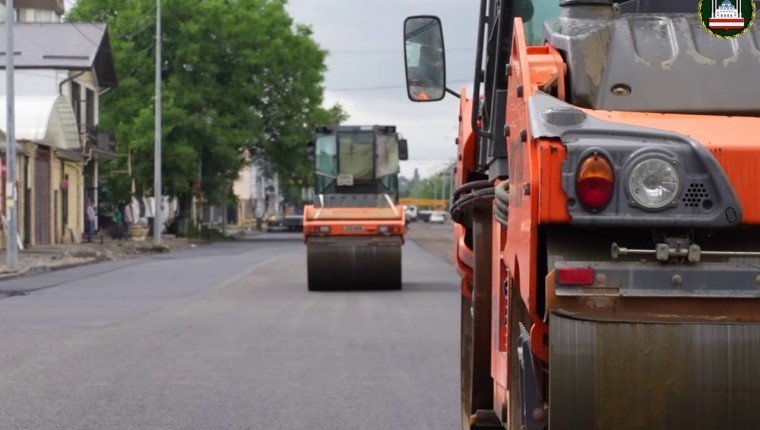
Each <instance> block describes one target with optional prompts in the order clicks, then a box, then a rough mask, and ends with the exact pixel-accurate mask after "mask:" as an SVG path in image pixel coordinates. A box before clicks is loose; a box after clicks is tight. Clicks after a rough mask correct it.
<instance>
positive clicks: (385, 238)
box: [303, 126, 408, 291]
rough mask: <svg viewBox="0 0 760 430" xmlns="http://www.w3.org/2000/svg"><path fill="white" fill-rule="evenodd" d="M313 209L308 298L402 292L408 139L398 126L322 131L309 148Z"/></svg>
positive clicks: (307, 236)
mask: <svg viewBox="0 0 760 430" xmlns="http://www.w3.org/2000/svg"><path fill="white" fill-rule="evenodd" d="M309 148H310V150H309V152H310V157H311V158H312V159H313V161H314V163H315V172H316V178H315V193H316V196H315V198H314V204H313V205H307V206H306V207H305V208H304V215H303V234H304V241H305V242H306V248H307V270H308V283H309V290H310V291H326V290H354V289H390V290H392V289H401V247H402V245H403V244H404V240H405V236H406V226H405V224H406V213H405V211H404V208H403V206H401V205H399V204H398V173H399V160H406V159H407V157H408V155H407V144H406V140H404V139H400V138H399V135H398V134H397V133H396V127H393V126H321V127H318V128H317V130H316V136H315V139H314V142H313V143H311V144H310V146H309Z"/></svg>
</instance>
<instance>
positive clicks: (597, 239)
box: [404, 0, 760, 430]
mask: <svg viewBox="0 0 760 430" xmlns="http://www.w3.org/2000/svg"><path fill="white" fill-rule="evenodd" d="M721 3H722V4H721ZM729 14H731V15H732V16H733V18H731V19H732V20H733V21H731V22H732V23H739V24H742V23H743V24H744V26H743V28H740V29H739V30H740V31H732V30H730V29H725V28H722V27H721V26H724V25H723V24H720V25H718V24H715V22H719V23H723V21H722V20H724V18H722V17H723V16H724V15H725V16H728V15H729ZM716 16H717V17H718V18H715V17H716ZM754 17H755V3H754V2H752V1H744V2H742V1H730V0H726V1H723V2H721V1H718V2H716V1H714V0H713V1H712V2H710V1H707V0H703V1H701V2H698V1H696V0H688V1H687V0H668V1H650V0H635V1H624V2H619V3H613V1H612V0H540V1H539V0H534V1H529V0H514V1H505V0H482V1H481V2H480V9H479V25H478V34H477V56H476V64H475V79H474V87H473V92H474V94H473V95H471V96H470V95H468V94H467V91H466V89H465V88H463V89H462V90H461V91H459V92H455V91H452V90H450V89H448V88H447V87H446V86H445V82H446V68H445V49H444V43H443V33H442V30H441V22H440V20H439V19H438V18H437V17H434V16H416V17H411V18H408V19H407V20H406V22H405V25H404V39H405V54H406V67H407V84H408V94H409V97H410V99H412V100H413V101H418V102H432V101H437V100H441V99H442V98H444V96H445V95H446V94H447V93H450V94H453V95H454V96H455V97H458V98H459V103H460V112H459V136H458V138H457V147H458V162H457V166H456V169H457V170H456V178H457V186H458V188H457V189H456V191H455V193H454V195H453V204H452V217H453V219H455V220H456V222H457V225H456V231H455V246H456V256H457V269H458V272H459V273H460V274H461V291H462V307H461V315H462V316H461V320H462V334H461V338H462V350H461V356H462V364H461V371H462V373H461V387H462V398H461V400H462V401H461V408H462V428H463V429H481V428H506V429H510V430H520V429H528V430H532V429H551V430H559V429H573V430H576V429H599V430H602V429H604V430H612V429H614V430H620V429H665V428H667V429H724V428H725V429H727V428H736V429H739V428H741V429H760V413H758V407H760V400H759V399H760V364H759V362H758V357H759V356H760V234H759V233H760V228H759V226H760V191H759V190H760V169H758V166H760V138H758V136H757V130H760V85H758V84H757V78H758V76H760V62H759V61H758V58H760V56H759V55H758V53H760V29H758V27H757V26H756V25H754ZM725 19H728V18H725ZM732 25H738V24H732ZM715 26H718V27H721V28H717V27H716V28H713V27H715ZM458 44H461V43H458Z"/></svg>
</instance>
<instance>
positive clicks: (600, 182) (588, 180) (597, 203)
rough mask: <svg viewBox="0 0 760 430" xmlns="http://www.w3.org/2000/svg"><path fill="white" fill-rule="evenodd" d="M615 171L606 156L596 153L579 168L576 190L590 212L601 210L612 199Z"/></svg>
mask: <svg viewBox="0 0 760 430" xmlns="http://www.w3.org/2000/svg"><path fill="white" fill-rule="evenodd" d="M614 185H615V171H614V169H613V168H612V164H610V162H609V161H608V160H607V158H606V157H604V156H603V155H601V154H599V153H594V154H591V155H589V156H588V157H586V158H585V159H584V160H583V162H582V163H581V165H580V167H579V168H578V176H577V178H576V184H575V190H576V192H577V194H578V200H579V201H580V202H581V204H582V205H583V207H584V208H586V210H588V211H590V212H599V211H601V210H602V209H604V208H605V207H607V205H608V204H609V203H610V200H612V192H613V190H614Z"/></svg>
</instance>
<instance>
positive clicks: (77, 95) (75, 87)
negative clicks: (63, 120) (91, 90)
mask: <svg viewBox="0 0 760 430" xmlns="http://www.w3.org/2000/svg"><path fill="white" fill-rule="evenodd" d="M71 105H72V107H73V108H74V116H75V117H76V119H77V129H78V130H79V131H80V132H81V131H82V86H81V85H79V84H78V83H76V82H71Z"/></svg>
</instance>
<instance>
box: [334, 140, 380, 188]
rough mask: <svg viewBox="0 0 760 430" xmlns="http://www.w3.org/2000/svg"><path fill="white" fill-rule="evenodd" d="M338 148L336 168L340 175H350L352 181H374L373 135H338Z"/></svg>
mask: <svg viewBox="0 0 760 430" xmlns="http://www.w3.org/2000/svg"><path fill="white" fill-rule="evenodd" d="M338 147H339V148H338V152H339V156H338V157H339V161H338V166H339V168H340V173H341V174H343V175H352V176H353V178H354V180H372V179H374V177H373V176H374V167H375V135H374V133H372V132H354V133H340V135H339V137H338Z"/></svg>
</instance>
